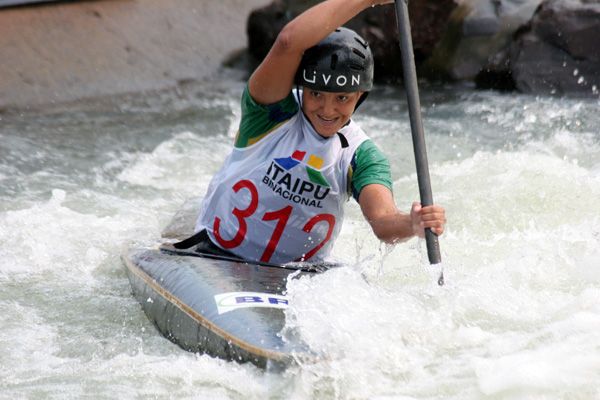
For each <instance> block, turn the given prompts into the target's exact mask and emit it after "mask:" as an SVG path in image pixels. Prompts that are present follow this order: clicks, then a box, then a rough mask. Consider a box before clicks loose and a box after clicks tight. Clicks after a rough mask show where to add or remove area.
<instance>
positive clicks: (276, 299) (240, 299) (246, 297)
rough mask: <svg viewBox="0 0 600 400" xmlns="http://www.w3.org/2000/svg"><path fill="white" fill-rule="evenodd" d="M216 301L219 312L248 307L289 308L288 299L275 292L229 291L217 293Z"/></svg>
mask: <svg viewBox="0 0 600 400" xmlns="http://www.w3.org/2000/svg"><path fill="white" fill-rule="evenodd" d="M215 303H216V304H217V310H218V312H219V314H224V313H226V312H229V311H233V310H236V309H238V308H248V307H266V308H287V306H288V299H287V297H285V296H282V295H279V294H273V293H259V292H229V293H220V294H216V295H215Z"/></svg>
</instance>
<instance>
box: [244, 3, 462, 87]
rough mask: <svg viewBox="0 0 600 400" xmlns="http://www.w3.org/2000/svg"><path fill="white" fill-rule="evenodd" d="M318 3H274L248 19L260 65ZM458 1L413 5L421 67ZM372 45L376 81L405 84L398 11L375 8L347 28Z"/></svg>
mask: <svg viewBox="0 0 600 400" xmlns="http://www.w3.org/2000/svg"><path fill="white" fill-rule="evenodd" d="M318 2H319V1H317V0H304V1H291V0H274V1H273V2H272V3H271V4H270V5H268V6H266V7H264V8H261V9H259V10H255V11H254V12H252V13H251V15H250V17H249V18H248V49H249V52H250V53H251V54H252V56H253V58H254V59H255V62H254V65H257V64H258V63H259V62H260V61H261V60H262V59H263V58H264V56H265V55H266V54H267V52H268V51H269V49H270V48H271V46H272V44H273V42H274V41H275V39H276V37H277V34H278V33H279V32H280V31H281V29H282V28H283V26H284V25H285V24H286V23H287V22H288V21H290V20H291V19H292V18H293V17H295V16H296V15H298V14H300V13H301V12H302V11H304V10H306V9H307V8H309V7H310V6H312V5H314V4H316V3H318ZM454 8H456V3H455V2H454V0H422V1H413V2H410V3H409V15H410V18H411V27H412V29H411V31H412V37H413V48H414V52H415V61H416V63H417V65H419V64H421V63H422V62H423V61H424V60H426V59H427V58H429V56H430V55H431V53H432V52H433V49H434V48H435V46H436V45H437V43H438V42H439V40H440V37H441V35H442V32H443V31H444V30H445V28H446V21H447V20H448V17H449V15H450V13H451V12H452V11H453V10H454ZM346 26H348V27H349V28H351V29H354V30H355V31H357V32H358V33H359V34H360V35H361V36H363V37H364V38H365V39H366V40H367V41H368V42H369V44H370V46H371V50H372V51H373V56H374V59H375V79H376V81H378V82H390V81H397V80H401V75H402V69H401V68H402V67H401V60H400V48H399V44H398V39H397V38H398V29H397V23H396V14H395V11H394V8H393V7H392V6H391V5H389V6H383V7H374V8H370V9H368V10H365V11H364V12H362V13H361V14H359V15H358V16H357V17H355V18H354V19H352V20H351V21H349V22H348V24H346Z"/></svg>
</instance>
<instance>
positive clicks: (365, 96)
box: [354, 92, 369, 112]
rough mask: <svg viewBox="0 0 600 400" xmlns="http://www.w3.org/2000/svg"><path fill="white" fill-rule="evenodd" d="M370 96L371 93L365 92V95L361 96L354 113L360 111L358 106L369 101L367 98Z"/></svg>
mask: <svg viewBox="0 0 600 400" xmlns="http://www.w3.org/2000/svg"><path fill="white" fill-rule="evenodd" d="M368 95H369V92H363V94H361V95H360V98H359V99H358V101H357V102H356V105H355V106H354V112H356V110H357V109H358V106H360V105H361V104H362V103H363V101H365V100H366V99H367V96H368Z"/></svg>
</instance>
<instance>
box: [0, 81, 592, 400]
mask: <svg viewBox="0 0 600 400" xmlns="http://www.w3.org/2000/svg"><path fill="white" fill-rule="evenodd" d="M203 85H207V84H203ZM241 87H242V84H241V83H238V82H226V83H223V85H222V86H218V87H216V88H215V87H207V86H200V87H197V88H195V89H188V90H189V92H187V93H184V94H183V95H182V94H181V93H178V94H177V95H175V94H169V93H166V94H162V95H161V96H157V97H156V98H153V99H151V100H147V101H142V102H139V101H138V100H135V101H134V100H131V101H125V102H120V103H119V104H125V105H120V106H104V107H103V108H98V107H97V106H94V107H92V106H89V107H86V106H81V107H80V108H78V109H69V110H56V109H55V110H49V111H47V112H43V113H37V114H24V115H21V114H10V113H7V114H5V115H2V125H0V183H1V185H0V242H1V243H2V244H1V245H0V249H1V255H2V257H1V258H0V287H1V290H0V307H1V309H2V313H0V322H1V323H0V344H1V346H2V349H3V351H2V352H1V353H0V389H1V391H0V393H2V395H1V396H6V398H80V397H85V396H89V397H94V398H110V397H114V396H115V394H116V393H118V394H119V397H124V398H138V397H158V398H211V399H264V398H272V399H279V398H281V399H284V398H285V399H307V398H314V399H317V398H318V399H442V398H443V399H483V398H493V399H523V398H532V399H533V398H535V399H550V398H551V399H591V398H598V397H600V385H599V384H598V382H600V336H598V331H599V329H600V302H598V299H599V298H600V262H599V261H598V260H599V259H600V202H598V199H599V198H600V161H598V160H600V132H599V131H598V127H599V126H600V117H599V116H598V115H597V112H596V110H597V109H598V106H599V105H600V104H599V103H598V101H597V100H582V99H556V98H536V97H530V96H516V95H502V94H497V93H492V92H473V91H470V90H467V89H460V88H429V89H428V90H426V91H424V93H422V95H423V96H422V103H423V107H424V120H425V132H426V135H427V136H426V138H427V145H428V153H429V160H430V171H431V177H432V186H433V193H434V198H435V201H436V202H437V203H439V204H443V205H444V206H445V207H446V210H447V216H448V221H449V222H448V226H447V232H446V233H445V234H444V235H443V236H442V237H441V238H440V244H441V249H442V258H443V260H444V262H443V264H442V265H439V266H436V267H432V266H429V265H428V263H427V256H426V251H425V245H424V243H423V242H422V241H421V240H416V239H413V240H410V241H408V242H406V243H403V244H399V245H397V246H395V247H391V248H388V247H386V246H383V245H381V244H380V243H379V242H378V241H377V240H376V239H375V238H374V236H373V235H372V233H371V232H370V229H369V227H368V225H367V224H366V223H365V222H364V220H363V218H362V216H361V212H360V209H359V207H358V206H357V205H356V204H355V203H354V202H350V203H349V204H348V206H347V219H346V221H345V223H344V226H343V228H342V232H341V235H340V240H339V241H338V243H337V244H336V247H335V250H334V254H335V256H337V257H338V258H339V259H340V260H342V261H343V262H344V263H345V264H347V266H346V267H344V268H339V269H334V270H331V271H328V272H327V273H324V274H322V275H319V276H316V277H313V278H312V279H308V278H301V279H294V280H291V281H290V282H289V285H288V290H289V297H290V299H291V304H292V306H291V307H290V308H289V309H288V310H287V311H286V313H287V320H288V322H287V326H286V328H285V330H284V332H283V334H286V332H292V331H293V332H294V333H295V334H300V335H301V336H302V338H303V339H304V340H305V341H306V342H307V343H308V344H309V345H311V346H312V347H313V349H315V350H316V351H318V352H319V353H321V354H325V355H326V357H325V358H324V359H323V360H321V361H318V362H315V363H312V364H308V363H306V364H301V365H299V366H296V367H293V368H291V369H289V370H287V371H285V372H283V373H277V374H275V373H270V372H263V371H261V370H257V369H256V368H255V367H253V366H250V365H238V364H235V363H229V362H225V361H222V360H217V359H213V358H210V357H207V356H203V355H195V354H190V353H186V352H184V351H182V350H180V349H179V348H178V347H176V346H175V345H173V344H171V343H170V342H168V341H167V340H166V339H164V338H163V337H162V336H160V335H159V334H158V333H157V331H156V330H155V329H154V327H153V326H152V325H151V323H150V322H149V321H148V320H147V319H146V317H145V316H144V314H143V313H142V312H141V310H140V307H139V305H138V304H137V303H136V301H135V300H134V299H133V297H132V296H131V293H130V288H129V283H128V281H127V278H126V275H125V272H124V269H123V267H122V266H121V263H120V261H119V253H120V251H121V249H122V247H123V246H126V245H132V244H138V245H140V244H141V245H149V244H153V243H155V242H157V241H159V240H160V232H161V230H162V229H163V228H164V227H165V226H166V225H167V224H168V222H169V221H170V219H171V218H172V216H173V215H174V214H175V213H176V212H177V211H178V210H179V209H180V207H181V205H182V204H183V203H184V201H185V200H186V199H188V198H191V197H195V196H200V195H202V194H203V193H204V191H205V190H206V187H207V185H208V182H209V180H210V177H211V176H212V174H213V173H214V172H215V171H216V170H217V168H218V167H219V165H220V163H221V162H222V160H223V158H224V157H225V156H226V154H227V153H228V151H229V148H230V143H231V142H232V137H233V135H234V133H235V127H236V125H237V123H238V121H239V106H238V100H237V99H238V98H239V94H240V91H241ZM356 119H357V120H358V121H359V122H360V123H361V124H362V126H363V127H364V128H365V130H366V131H367V132H368V133H369V134H370V135H371V136H372V137H373V138H374V140H375V141H376V143H377V144H378V145H379V147H380V148H381V149H382V150H383V151H384V152H385V153H386V154H387V155H388V156H389V158H390V161H391V164H392V169H393V174H394V177H395V181H394V193H395V198H396V202H397V204H398V205H399V206H400V207H401V208H402V209H404V210H408V208H409V207H410V204H411V202H412V201H414V200H416V196H417V194H418V190H417V183H416V175H415V173H414V162H413V158H412V146H411V144H410V128H409V125H408V120H407V111H406V104H405V101H404V95H403V94H402V93H400V92H398V91H396V90H394V89H390V88H378V90H376V91H375V92H374V93H373V96H371V97H370V98H369V101H368V102H367V103H365V105H364V106H363V107H362V108H361V111H360V113H359V115H357V116H356ZM440 268H443V271H444V276H445V280H446V282H445V285H444V286H438V285H437V278H438V276H439V272H440Z"/></svg>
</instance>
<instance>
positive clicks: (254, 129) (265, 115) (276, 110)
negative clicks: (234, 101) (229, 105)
mask: <svg viewBox="0 0 600 400" xmlns="http://www.w3.org/2000/svg"><path fill="white" fill-rule="evenodd" d="M299 109H300V108H299V107H298V103H296V100H295V99H294V95H293V94H292V92H290V94H289V95H288V96H287V97H286V98H285V99H283V100H281V101H279V102H277V103H274V104H269V105H262V104H258V103H257V102H256V101H254V99H253V98H252V96H250V91H249V90H248V85H246V88H245V89H244V93H243V94H242V118H241V121H240V128H239V130H238V133H237V136H236V138H235V147H238V148H243V147H248V146H250V145H252V144H254V143H256V142H258V141H259V140H260V139H262V138H264V137H265V136H267V135H268V134H269V133H271V132H272V131H273V130H275V128H277V127H278V126H280V125H281V124H282V123H284V122H285V121H287V120H289V119H290V118H292V117H293V116H294V115H296V113H298V111H299Z"/></svg>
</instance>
